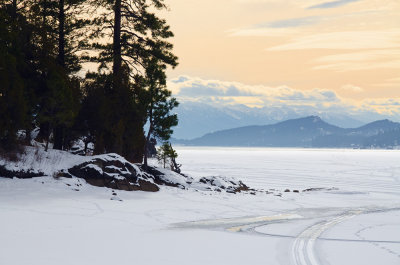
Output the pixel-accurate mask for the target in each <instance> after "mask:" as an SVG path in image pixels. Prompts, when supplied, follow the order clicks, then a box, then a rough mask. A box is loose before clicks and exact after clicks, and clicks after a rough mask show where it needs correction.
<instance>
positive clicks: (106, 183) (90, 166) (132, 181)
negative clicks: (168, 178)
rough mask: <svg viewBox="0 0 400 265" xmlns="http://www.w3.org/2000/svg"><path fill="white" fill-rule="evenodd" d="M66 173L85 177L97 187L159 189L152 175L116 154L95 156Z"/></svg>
mask: <svg viewBox="0 0 400 265" xmlns="http://www.w3.org/2000/svg"><path fill="white" fill-rule="evenodd" d="M68 175H70V176H74V177H77V178H82V179H85V180H86V182H87V183H89V184H91V185H93V186H97V187H107V188H111V189H117V190H126V191H134V190H141V191H150V192H156V191H159V187H158V186H157V184H155V183H154V177H153V176H151V175H149V174H146V173H144V172H142V171H141V170H140V169H139V168H138V167H137V166H136V165H134V164H131V163H129V162H128V161H126V160H125V159H124V158H122V157H121V156H119V155H116V154H107V155H103V156H97V157H95V158H93V159H92V160H90V161H87V162H85V163H82V164H79V165H76V166H74V167H72V168H70V169H68V173H66V174H65V177H67V176H68Z"/></svg>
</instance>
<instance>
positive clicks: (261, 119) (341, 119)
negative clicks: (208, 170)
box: [173, 101, 382, 139]
mask: <svg viewBox="0 0 400 265" xmlns="http://www.w3.org/2000/svg"><path fill="white" fill-rule="evenodd" d="M174 111H176V113H177V114H178V117H179V124H178V126H177V127H174V134H173V137H175V138H178V139H194V138H198V137H201V136H203V135H205V134H206V133H210V132H216V131H221V130H227V129H231V128H238V127H243V126H251V125H270V124H275V123H277V122H281V121H285V120H289V119H297V118H301V117H306V116H311V115H318V116H319V117H321V118H322V119H323V120H324V121H326V122H328V123H330V124H334V125H336V126H340V127H342V128H354V127H357V126H361V125H364V124H365V123H366V122H369V121H374V120H379V119H382V117H380V116H376V115H375V116H374V115H373V114H372V113H371V114H368V115H366V116H367V117H364V116H363V117H358V116H356V115H351V114H349V113H347V112H344V111H342V110H337V109H332V110H329V111H325V112H320V111H317V110H316V109H315V108H314V107H310V108H305V107H303V108H300V107H292V108H291V107H290V106H287V107H284V108H280V107H270V106H269V107H263V108H250V107H247V106H245V105H239V104H236V105H224V104H221V105H219V104H205V103H201V102H186V101H183V102H181V104H180V105H179V107H178V108H176V109H174Z"/></svg>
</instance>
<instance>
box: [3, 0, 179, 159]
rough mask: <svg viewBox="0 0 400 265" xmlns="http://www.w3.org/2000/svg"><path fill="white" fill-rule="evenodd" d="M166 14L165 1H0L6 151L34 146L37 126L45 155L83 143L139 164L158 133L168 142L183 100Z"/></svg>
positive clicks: (97, 151)
mask: <svg viewBox="0 0 400 265" xmlns="http://www.w3.org/2000/svg"><path fill="white" fill-rule="evenodd" d="M166 8H167V7H166V5H165V3H164V0H0V149H3V150H5V151H7V150H12V149H13V148H15V147H16V146H18V145H19V144H21V141H22V142H25V144H29V143H30V142H31V139H30V137H31V132H32V131H33V130H34V129H35V128H39V129H40V130H39V136H38V139H41V140H42V141H43V142H44V143H46V145H45V148H46V150H47V148H49V143H50V144H52V145H53V148H54V149H59V150H68V149H69V148H70V147H71V144H72V143H73V142H74V141H76V140H77V139H82V140H83V141H84V142H85V144H86V146H87V144H89V143H93V144H94V153H95V154H101V153H106V152H107V153H110V152H113V153H118V154H121V155H123V156H124V157H126V158H127V159H128V160H130V161H134V162H141V161H142V158H143V155H144V154H145V153H146V152H145V150H146V149H147V146H148V143H150V142H152V141H153V140H152V139H153V138H154V137H155V138H159V139H161V140H162V141H166V140H168V139H169V138H170V136H171V134H172V130H171V128H172V127H173V126H175V125H177V117H176V115H174V114H171V110H172V109H173V108H174V107H176V106H177V105H178V103H177V101H176V100H175V99H174V98H172V97H171V93H170V91H168V90H167V87H166V69H167V67H175V66H176V65H177V57H176V56H175V55H174V54H173V52H172V48H173V46H172V44H171V43H170V42H169V39H170V38H171V37H173V33H172V32H171V30H170V27H169V26H168V25H167V23H166V21H165V20H164V19H161V18H160V17H158V16H157V14H156V13H155V12H157V11H159V10H162V9H166ZM86 69H95V70H91V71H86ZM83 72H85V73H83ZM145 124H147V125H148V126H149V128H148V129H147V134H146V135H145V133H144V126H145ZM20 132H24V134H23V137H21V134H20ZM146 158H147V157H146V156H145V162H147V160H146Z"/></svg>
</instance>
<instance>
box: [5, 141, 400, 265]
mask: <svg viewBox="0 0 400 265" xmlns="http://www.w3.org/2000/svg"><path fill="white" fill-rule="evenodd" d="M178 153H179V155H180V156H179V159H180V162H181V163H182V164H183V167H182V169H183V172H185V173H186V174H188V175H190V176H193V177H200V176H211V175H213V176H231V177H234V178H236V179H242V180H243V181H244V182H245V183H249V185H250V186H252V187H253V186H254V187H257V188H265V189H267V188H275V189H277V190H282V189H284V188H290V189H296V188H302V187H316V186H325V187H329V186H332V185H334V186H338V187H339V190H330V191H329V190H320V191H314V192H302V193H293V192H290V193H283V194H282V197H278V196H271V195H267V194H262V193H260V194H257V195H256V196H254V195H251V194H241V193H239V194H229V193H226V192H223V193H219V192H210V191H206V190H194V189H188V190H183V189H177V188H174V187H168V186H162V187H161V188H160V192H157V193H148V192H141V191H136V192H129V191H117V192H116V193H117V197H118V198H120V199H121V200H122V201H118V200H110V198H111V197H113V196H114V195H112V193H113V190H112V189H108V188H99V187H94V186H91V185H87V184H86V183H84V182H78V180H79V179H75V178H72V179H66V178H61V179H59V180H56V179H54V178H52V177H42V178H34V179H27V180H21V179H2V178H0V232H1V235H2V237H1V239H0V249H1V251H0V263H1V264H8V265H14V264H15V265H17V264H18V265H21V264H22V265H23V264H29V265H31V264H33V265H36V264H38V265H39V264H40V265H43V264H44V265H47V264H49V265H50V264H54V263H57V264H61V265H64V264H65V265H70V264H76V265H87V264H98V265H103V264H104V265H105V264H110V263H118V264H122V265H124V264H127V265H128V264H132V262H134V263H135V264H145V265H146V264H149V265H150V264H151V265H153V264H166V265H169V264H171V265H172V264H174V265H176V264H182V265H183V264H215V265H217V264H218V265H221V264H252V265H253V264H256V265H258V264H272V265H275V264H285V265H286V264H294V265H298V264H314V263H316V264H327V263H329V264H341V265H354V264H363V265H365V264H367V265H374V264H385V265H397V264H398V262H399V260H400V242H398V241H399V240H398V239H399V238H400V234H399V230H398V229H397V227H399V225H400V211H399V208H400V167H399V166H398V161H399V159H400V154H399V153H396V152H380V151H374V152H367V153H365V152H360V153H358V152H343V151H335V152H322V151H321V152H307V151H304V150H299V151H293V150H290V151H289V150H276V151H273V152H270V151H268V150H264V151H254V152H252V151H249V150H246V149H244V150H243V149H242V150H236V151H232V150H216V149H209V150H207V149H196V148H183V149H180V148H178ZM250 162H251V163H250ZM246 165H247V166H246ZM250 165H252V166H251V167H250ZM316 184H319V185H316ZM75 189H79V192H78V191H76V190H75ZM327 239H329V240H327ZM303 246H304V247H303ZM21 251H22V252H23V254H24V255H21ZM116 253H131V254H132V256H130V255H116ZM310 259H314V261H315V262H314V263H310V262H311V261H310Z"/></svg>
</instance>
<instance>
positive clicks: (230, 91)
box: [162, 0, 400, 116]
mask: <svg viewBox="0 0 400 265" xmlns="http://www.w3.org/2000/svg"><path fill="white" fill-rule="evenodd" d="M166 3H167V5H168V6H169V11H168V12H166V13H163V14H162V16H164V17H165V18H166V19H167V21H168V23H169V24H170V25H171V28H172V31H173V32H174V33H175V37H174V39H173V40H172V42H173V43H174V45H175V53H176V54H177V55H178V57H179V63H180V64H179V66H178V67H177V68H175V69H173V70H169V71H168V76H169V82H168V85H169V88H170V89H171V90H172V91H173V93H174V95H176V96H177V97H178V98H181V100H197V101H199V100H207V101H210V100H211V101H215V102H218V103H220V104H234V103H240V104H245V105H247V106H251V107H264V106H266V105H268V104H272V103H273V104H278V105H279V104H282V105H291V104H308V105H313V104H314V105H315V106H316V107H317V106H332V105H337V106H341V105H343V106H352V107H353V108H358V109H363V108H365V109H374V110H376V111H377V112H379V113H384V114H387V115H389V116H390V115H392V114H397V115H399V114H400V15H399V14H400V1H399V0H166Z"/></svg>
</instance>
